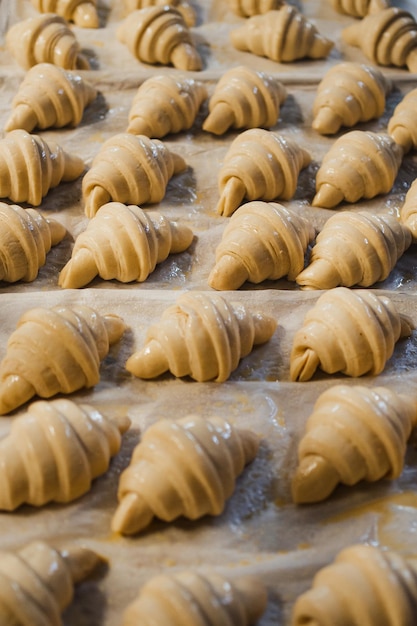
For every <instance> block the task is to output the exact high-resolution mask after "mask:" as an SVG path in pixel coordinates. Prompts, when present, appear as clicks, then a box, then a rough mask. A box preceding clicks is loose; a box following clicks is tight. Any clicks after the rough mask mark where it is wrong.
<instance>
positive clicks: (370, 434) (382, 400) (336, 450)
mask: <svg viewBox="0 0 417 626" xmlns="http://www.w3.org/2000/svg"><path fill="white" fill-rule="evenodd" d="M416 424H417V403H416V402H415V399H414V398H413V397H411V396H406V395H401V394H398V393H396V392H394V391H390V390H389V389H386V388H385V387H375V388H373V389H370V388H368V387H362V386H351V385H336V386H334V387H332V388H331V389H328V390H326V391H325V392H324V393H322V394H321V395H320V396H319V398H318V400H317V402H316V404H315V405H314V409H313V413H312V414H311V415H310V417H309V418H308V420H307V423H306V427H305V433H304V435H303V437H302V439H301V441H300V444H299V447H298V467H297V470H296V473H295V475H294V477H293V481H292V495H293V500H294V502H297V503H301V502H320V501H321V500H324V499H326V498H327V497H328V496H330V494H331V493H332V492H333V490H334V489H335V487H336V485H337V484H338V483H343V484H344V485H350V486H352V485H356V484H357V483H359V482H360V481H361V480H366V481H368V482H375V481H377V480H381V479H382V478H388V479H390V480H393V479H394V478H398V476H399V475H400V474H401V472H402V470H403V467H404V456H405V452H406V446H407V440H408V438H409V437H410V434H411V431H412V429H413V428H414V426H416Z"/></svg>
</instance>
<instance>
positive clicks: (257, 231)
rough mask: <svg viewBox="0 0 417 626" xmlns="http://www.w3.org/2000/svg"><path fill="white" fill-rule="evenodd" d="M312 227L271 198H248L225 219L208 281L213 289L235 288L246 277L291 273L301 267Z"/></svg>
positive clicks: (254, 280)
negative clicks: (226, 221) (264, 199)
mask: <svg viewBox="0 0 417 626" xmlns="http://www.w3.org/2000/svg"><path fill="white" fill-rule="evenodd" d="M314 236H315V229H314V228H313V226H312V225H311V224H310V223H309V222H308V221H307V220H306V219H305V218H303V217H302V216H301V215H298V214H297V213H295V212H294V211H293V210H291V209H289V208H286V207H284V206H282V205H281V204H276V203H274V202H270V203H267V202H248V203H247V204H244V205H243V206H241V207H239V208H238V209H237V210H236V211H235V213H234V214H233V215H232V217H231V218H230V220H229V221H228V223H227V226H226V228H225V230H224V231H223V236H222V240H221V242H220V244H219V245H218V246H217V249H216V264H215V266H214V268H213V269H212V271H211V273H210V275H209V278H208V283H209V285H210V287H213V288H214V289H221V290H228V289H238V288H239V287H240V286H241V285H243V283H244V282H245V281H246V280H248V281H249V282H251V283H260V282H262V281H263V280H266V279H269V280H277V279H278V278H282V277H283V276H287V277H288V280H295V277H296V276H297V275H298V274H299V273H300V272H301V270H302V269H303V267H304V256H305V253H306V250H307V246H308V244H309V243H310V241H312V240H313V239H314Z"/></svg>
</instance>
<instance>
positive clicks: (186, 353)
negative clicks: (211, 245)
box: [126, 293, 276, 382]
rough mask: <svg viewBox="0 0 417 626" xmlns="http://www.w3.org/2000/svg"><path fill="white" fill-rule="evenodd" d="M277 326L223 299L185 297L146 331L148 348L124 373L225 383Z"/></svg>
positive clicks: (192, 295) (138, 354) (146, 376)
mask: <svg viewBox="0 0 417 626" xmlns="http://www.w3.org/2000/svg"><path fill="white" fill-rule="evenodd" d="M275 328H276V322H275V320H273V319H272V318H269V317H266V316H263V315H261V314H259V313H257V314H253V313H250V312H249V311H247V310H246V309H245V307H244V306H243V305H237V304H236V305H232V304H229V303H228V302H227V300H225V299H224V298H222V297H221V296H219V295H206V294H204V293H184V294H182V295H181V296H180V297H179V298H178V300H177V302H176V304H174V305H172V306H170V307H168V308H167V309H166V310H165V311H164V313H163V315H162V318H161V320H160V321H159V322H157V323H156V324H154V325H153V326H151V327H150V328H149V329H148V332H147V335H146V341H145V346H144V347H143V348H142V349H141V350H139V351H138V352H135V353H134V354H133V355H132V356H131V357H130V358H129V359H128V361H127V363H126V369H127V370H128V371H129V372H131V373H132V374H134V376H138V377H139V378H156V377H157V376H159V375H160V374H163V373H164V372H166V371H167V370H169V371H170V372H172V374H174V376H177V377H180V376H191V378H193V379H194V380H197V381H199V382H203V381H207V380H213V379H214V380H216V381H217V382H223V381H225V380H227V379H228V378H229V376H230V374H231V373H232V372H233V370H235V369H236V368H237V366H238V364H239V361H240V359H242V358H244V357H245V356H247V355H248V354H249V353H250V352H251V351H252V349H253V346H254V345H256V344H262V343H265V342H266V341H268V340H269V339H270V338H271V337H272V335H273V333H274V331H275Z"/></svg>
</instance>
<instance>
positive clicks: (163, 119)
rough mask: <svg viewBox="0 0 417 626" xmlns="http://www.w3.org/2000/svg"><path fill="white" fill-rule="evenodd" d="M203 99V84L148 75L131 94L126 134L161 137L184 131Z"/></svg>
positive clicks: (164, 76)
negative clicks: (149, 76)
mask: <svg viewBox="0 0 417 626" xmlns="http://www.w3.org/2000/svg"><path fill="white" fill-rule="evenodd" d="M206 98H207V89H206V88H205V86H204V85H203V83H200V82H198V81H195V80H192V79H182V80H181V79H178V78H175V77H173V76H167V75H161V76H152V77H151V78H148V79H147V80H145V81H144V82H143V83H142V84H141V86H140V87H139V89H138V90H137V92H136V94H135V97H134V99H133V102H132V106H131V108H130V111H129V126H128V128H127V132H128V133H133V134H134V135H146V136H147V137H158V138H161V137H165V135H168V134H169V133H179V132H180V131H182V130H188V129H189V128H191V126H192V125H193V124H194V121H195V118H196V116H197V113H198V110H199V108H200V105H201V103H202V102H203V101H204V100H205V99H206Z"/></svg>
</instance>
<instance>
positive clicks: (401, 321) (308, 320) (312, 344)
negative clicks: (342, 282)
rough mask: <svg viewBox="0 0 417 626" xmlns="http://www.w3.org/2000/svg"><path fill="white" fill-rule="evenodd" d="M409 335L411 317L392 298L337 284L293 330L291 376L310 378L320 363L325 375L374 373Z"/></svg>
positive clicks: (377, 372) (292, 377)
mask: <svg viewBox="0 0 417 626" xmlns="http://www.w3.org/2000/svg"><path fill="white" fill-rule="evenodd" d="M410 333H411V325H410V322H409V320H408V319H406V318H405V317H403V316H401V315H400V314H399V313H398V311H397V309H396V308H395V306H394V305H393V303H392V302H391V300H390V299H389V298H387V297H385V296H377V295H375V294H374V293H373V292H372V291H368V290H366V289H363V290H360V291H352V290H350V289H348V288H346V287H336V288H335V289H331V290H329V291H326V292H325V293H324V294H323V295H321V296H320V297H319V299H318V300H317V302H316V304H315V306H314V307H313V308H312V309H311V310H310V311H309V312H308V313H307V315H306V317H305V319H304V324H303V326H302V328H301V329H300V330H299V331H297V333H296V334H295V337H294V343H293V347H292V351H291V357H290V377H291V380H299V381H306V380H310V378H311V377H312V376H313V375H314V373H315V371H316V369H317V368H318V367H320V368H321V369H322V370H323V371H324V372H326V373H327V374H334V373H336V372H342V373H343V374H346V375H347V376H363V375H364V374H369V375H371V376H376V375H377V374H380V373H381V372H382V371H383V369H384V367H385V364H386V362H387V361H388V359H389V358H390V357H391V356H392V354H393V352H394V346H395V343H396V342H397V341H398V339H400V337H406V336H409V335H410Z"/></svg>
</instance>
